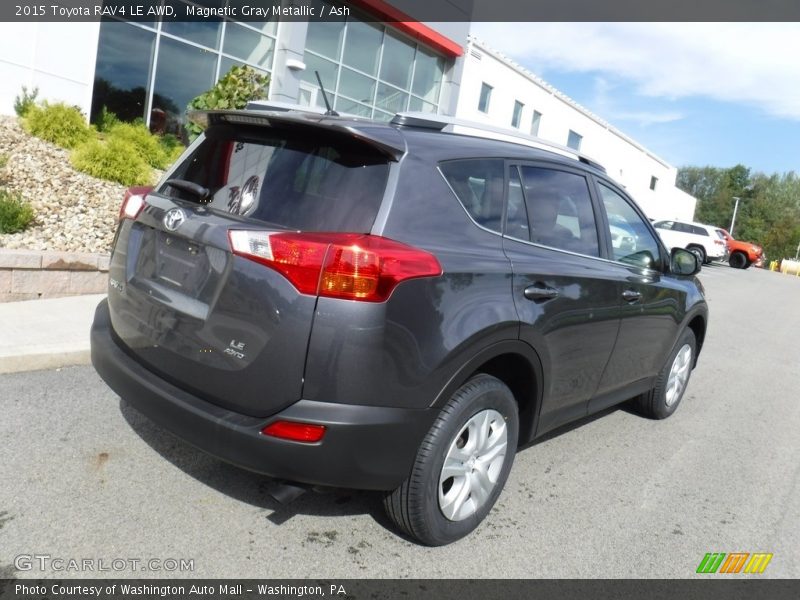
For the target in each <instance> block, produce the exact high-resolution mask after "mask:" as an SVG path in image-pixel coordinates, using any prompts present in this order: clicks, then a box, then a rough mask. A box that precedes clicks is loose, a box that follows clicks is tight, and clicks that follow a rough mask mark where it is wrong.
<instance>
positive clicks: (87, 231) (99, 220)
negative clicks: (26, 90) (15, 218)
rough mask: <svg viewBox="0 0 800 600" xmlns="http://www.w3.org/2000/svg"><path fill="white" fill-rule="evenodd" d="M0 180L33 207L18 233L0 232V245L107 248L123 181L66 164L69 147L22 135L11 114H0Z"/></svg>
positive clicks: (77, 249) (73, 249)
mask: <svg viewBox="0 0 800 600" xmlns="http://www.w3.org/2000/svg"><path fill="white" fill-rule="evenodd" d="M0 154H1V155H5V156H7V157H8V164H7V165H6V167H5V168H4V169H2V170H0V186H2V187H5V188H7V189H9V190H12V191H15V192H19V193H21V194H22V196H23V197H24V198H25V199H26V200H28V201H29V202H30V203H31V205H32V206H33V209H34V211H35V212H36V218H35V222H34V224H33V225H31V226H30V227H29V228H28V229H27V230H25V231H23V232H21V233H14V234H0V248H15V249H27V250H55V251H67V252H108V251H109V250H110V247H111V242H112V240H113V237H114V231H115V229H116V225H117V215H118V214H119V206H120V203H121V202H122V196H123V194H124V193H125V186H122V185H119V184H117V183H111V182H109V181H103V180H101V179H95V178H94V177H91V176H90V175H86V174H85V173H80V172H78V171H76V170H75V169H73V168H72V166H71V165H70V162H69V151H68V150H64V149H62V148H59V147H58V146H55V145H53V144H51V143H49V142H45V141H44V140H40V139H38V138H35V137H32V136H30V135H28V134H27V133H26V132H25V131H24V130H23V129H22V128H21V127H20V125H19V123H18V121H17V119H16V117H0Z"/></svg>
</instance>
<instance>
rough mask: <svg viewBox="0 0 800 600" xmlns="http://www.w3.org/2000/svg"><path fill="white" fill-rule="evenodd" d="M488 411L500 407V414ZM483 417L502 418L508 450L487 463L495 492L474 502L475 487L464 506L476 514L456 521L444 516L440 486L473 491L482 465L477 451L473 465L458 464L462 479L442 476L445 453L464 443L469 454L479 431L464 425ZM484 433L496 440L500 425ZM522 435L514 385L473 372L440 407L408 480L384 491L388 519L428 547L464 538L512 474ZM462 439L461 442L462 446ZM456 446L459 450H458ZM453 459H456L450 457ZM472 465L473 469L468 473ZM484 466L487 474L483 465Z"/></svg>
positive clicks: (446, 489) (476, 440) (472, 460)
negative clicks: (471, 432) (469, 430)
mask: <svg viewBox="0 0 800 600" xmlns="http://www.w3.org/2000/svg"><path fill="white" fill-rule="evenodd" d="M488 411H496V412H497V413H499V416H498V415H494V414H493V413H489V412H488ZM483 416H486V417H488V416H491V418H492V419H493V420H492V421H491V424H492V425H495V424H496V423H497V422H498V420H499V419H500V418H502V419H503V420H504V424H505V435H506V448H505V453H504V456H503V457H502V459H501V457H500V456H497V457H496V458H495V459H494V460H493V461H492V464H491V467H485V468H486V473H487V475H486V477H487V479H485V480H484V481H486V482H489V483H491V481H490V479H491V477H489V475H488V474H489V472H490V471H491V474H492V475H493V476H495V477H496V480H495V481H494V483H493V487H492V488H491V492H489V493H487V494H486V496H485V499H484V500H483V501H482V503H480V504H479V505H478V506H475V504H476V503H478V502H480V501H475V500H473V496H472V494H473V492H472V491H469V495H467V496H466V500H464V501H463V503H462V504H460V506H462V507H463V508H464V510H466V511H468V510H469V509H471V508H472V507H474V508H475V510H474V513H472V514H470V515H467V516H457V520H451V519H450V518H448V517H446V516H445V514H444V512H443V509H442V507H441V506H440V499H439V494H440V490H442V491H443V493H445V496H447V495H448V494H447V492H450V491H454V492H455V491H458V490H463V489H465V488H466V489H467V490H469V489H470V488H471V487H472V486H473V484H472V483H471V482H473V481H476V480H477V479H480V478H479V477H477V476H476V475H475V472H476V471H479V470H480V469H478V468H474V467H475V465H477V464H478V463H476V458H475V455H474V454H473V456H472V458H471V462H469V464H468V463H467V462H462V463H460V467H459V468H463V469H465V474H464V475H463V478H464V479H462V480H460V481H459V480H456V479H455V477H450V478H448V479H447V480H442V481H440V479H441V477H442V476H443V473H442V468H443V466H444V462H445V458H446V457H447V456H448V454H452V453H453V452H458V451H459V450H460V449H462V448H466V450H465V453H467V454H468V453H470V449H471V448H472V446H473V444H475V443H479V440H478V438H477V436H476V437H475V439H472V438H471V437H470V436H469V434H468V433H467V434H465V432H467V429H466V427H467V425H468V424H469V423H470V422H473V419H477V420H480V419H481V418H483ZM473 424H474V422H473ZM486 433H487V434H488V437H487V441H488V440H490V439H491V437H492V436H497V437H496V440H499V439H501V438H500V437H499V436H501V435H502V430H500V432H498V430H497V429H494V428H493V427H492V426H488V429H487V432H486ZM465 435H466V437H465ZM518 436H519V417H518V408H517V403H516V401H515V400H514V396H513V394H512V393H511V390H509V389H508V387H507V386H506V385H505V384H504V383H503V382H502V381H500V380H499V379H497V378H495V377H492V376H491V375H486V374H478V375H476V376H474V377H472V378H471V379H470V380H469V381H467V383H465V384H464V385H463V386H461V387H460V388H459V389H458V390H457V391H456V392H455V393H454V394H453V396H452V398H450V401H449V402H448V403H447V404H446V405H445V406H444V408H442V412H441V413H440V414H439V416H438V417H437V419H436V421H435V422H434V424H433V425H432V426H431V429H430V431H429V432H428V434H427V435H426V436H425V439H424V440H423V441H422V444H421V445H420V448H419V450H418V452H417V458H416V460H415V462H414V466H413V468H412V470H411V474H410V475H409V477H408V479H406V480H405V481H404V482H403V483H402V484H401V485H400V487H398V488H397V489H396V490H394V491H393V492H389V493H388V494H387V495H386V496H385V498H384V508H385V509H386V514H387V515H388V516H389V519H391V521H392V522H393V523H394V524H395V525H396V526H397V528H398V529H400V530H401V531H402V532H403V533H405V534H407V535H408V536H410V537H412V538H414V539H416V540H418V541H419V542H421V543H423V544H427V545H429V546H441V545H444V544H449V543H450V542H454V541H456V540H458V539H460V538H462V537H464V536H465V535H467V534H468V533H470V532H471V531H472V530H473V529H475V528H476V527H477V526H478V525H479V524H480V522H481V521H483V519H484V518H485V517H486V515H487V514H489V511H490V510H491V509H492V506H494V503H495V502H496V501H497V498H498V497H499V496H500V492H501V491H502V490H503V486H504V485H505V483H506V479H508V473H509V472H510V471H511V464H512V463H513V462H514V455H515V453H516V450H517V439H518ZM459 443H461V444H462V445H458V444H459ZM479 446H480V444H479ZM455 448H458V449H459V450H455ZM478 458H480V456H478ZM451 460H453V459H452V458H451ZM501 460H502V463H501ZM484 465H485V463H484ZM500 465H502V466H500ZM470 468H472V471H471V472H466V470H467V469H470ZM480 471H481V473H483V471H482V470H480ZM448 481H449V482H450V486H449V487H448V486H447V483H448ZM456 486H458V488H456ZM478 487H480V486H478ZM482 489H483V487H481V490H482ZM456 495H458V494H456ZM447 506H453V505H447Z"/></svg>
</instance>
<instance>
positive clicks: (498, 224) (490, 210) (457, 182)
mask: <svg viewBox="0 0 800 600" xmlns="http://www.w3.org/2000/svg"><path fill="white" fill-rule="evenodd" d="M439 169H440V170H441V172H442V175H444V178H445V179H446V180H447V183H448V184H450V188H451V189H452V190H453V192H454V193H455V195H456V196H457V197H458V199H459V201H460V202H461V204H462V205H463V206H464V208H465V209H466V211H467V212H468V213H469V216H470V217H472V219H473V220H474V221H475V222H476V223H477V224H478V225H481V226H482V227H486V228H487V229H491V230H492V231H495V232H497V233H500V230H501V228H502V223H503V185H504V178H503V161H502V160H500V159H494V158H479V159H467V160H455V161H450V162H445V163H442V164H441V165H439Z"/></svg>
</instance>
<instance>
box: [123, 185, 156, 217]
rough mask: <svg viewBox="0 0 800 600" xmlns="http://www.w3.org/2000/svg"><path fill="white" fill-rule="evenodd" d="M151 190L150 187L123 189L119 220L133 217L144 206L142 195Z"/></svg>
mask: <svg viewBox="0 0 800 600" xmlns="http://www.w3.org/2000/svg"><path fill="white" fill-rule="evenodd" d="M152 191H153V188H152V187H143V186H137V187H131V188H128V189H127V190H125V197H124V198H123V199H122V206H120V207H119V220H120V221H121V220H122V219H135V218H136V217H138V216H139V213H141V212H142V209H143V208H144V206H145V201H144V197H145V196H146V195H147V194H149V193H150V192H152Z"/></svg>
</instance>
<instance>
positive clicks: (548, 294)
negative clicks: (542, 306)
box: [524, 283, 558, 302]
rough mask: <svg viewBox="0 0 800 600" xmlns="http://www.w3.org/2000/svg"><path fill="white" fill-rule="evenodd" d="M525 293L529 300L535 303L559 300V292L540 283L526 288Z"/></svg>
mask: <svg viewBox="0 0 800 600" xmlns="http://www.w3.org/2000/svg"><path fill="white" fill-rule="evenodd" d="M524 293H525V297H526V298H527V299H528V300H533V301H534V302H536V301H541V300H552V299H553V298H558V290H557V289H556V288H551V287H548V286H546V285H543V284H540V283H536V284H534V285H529V286H528V287H526V288H525V292H524Z"/></svg>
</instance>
